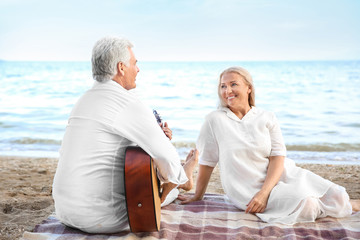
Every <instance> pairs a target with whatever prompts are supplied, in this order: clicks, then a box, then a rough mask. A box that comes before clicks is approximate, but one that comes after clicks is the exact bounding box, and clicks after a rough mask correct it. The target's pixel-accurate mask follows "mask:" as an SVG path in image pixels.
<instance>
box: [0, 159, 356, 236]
mask: <svg viewBox="0 0 360 240" xmlns="http://www.w3.org/2000/svg"><path fill="white" fill-rule="evenodd" d="M56 165H57V159H50V158H25V157H0V183H1V184H0V208H1V212H0V239H1V240H3V239H4V240H5V239H6V240H10V239H11V240H13V239H18V238H20V237H21V236H22V234H23V232H24V231H32V230H33V229H34V227H35V225H36V224H39V223H41V221H42V220H44V219H46V218H47V217H48V216H49V215H50V214H51V213H52V212H53V211H54V205H53V200H52V197H51V186H52V180H53V177H54V173H55V170H56ZM298 165H299V166H301V167H304V168H306V169H309V170H311V171H313V172H315V173H317V174H319V175H320V176H322V177H324V178H327V179H329V180H331V181H333V182H335V183H337V184H339V185H341V186H344V187H345V188H346V189H347V191H348V193H349V195H350V198H351V199H360V184H359V179H360V165H330V164H326V165H325V164H298ZM196 173H197V170H195V174H194V180H195V179H196ZM192 191H193V190H192ZM207 192H208V193H223V190H222V187H221V183H220V177H219V171H218V169H217V168H215V170H214V173H213V175H212V176H211V181H210V183H209V186H208V189H207Z"/></svg>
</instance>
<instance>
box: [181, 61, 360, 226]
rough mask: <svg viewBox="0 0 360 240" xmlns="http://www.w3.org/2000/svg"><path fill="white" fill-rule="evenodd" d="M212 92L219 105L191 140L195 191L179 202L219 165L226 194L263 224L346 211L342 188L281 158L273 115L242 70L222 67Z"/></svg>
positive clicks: (198, 193)
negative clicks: (195, 168)
mask: <svg viewBox="0 0 360 240" xmlns="http://www.w3.org/2000/svg"><path fill="white" fill-rule="evenodd" d="M218 94H219V98H220V105H221V106H220V107H219V109H217V110H215V111H213V112H211V113H210V114H209V115H207V116H206V119H205V122H204V124H203V126H202V129H201V131H200V135H199V138H198V141H197V148H198V150H199V152H200V155H199V164H200V166H199V175H198V178H197V184H196V190H195V194H194V196H192V197H188V196H184V195H183V196H180V197H179V199H180V200H182V201H183V203H188V202H192V201H197V200H201V199H202V198H203V195H204V193H205V191H206V187H207V184H208V182H209V179H210V176H211V173H212V171H213V169H214V167H215V166H216V164H219V168H220V177H221V181H222V185H223V188H224V191H225V193H226V195H227V196H228V198H229V199H230V200H231V201H232V202H233V203H234V205H236V206H237V207H238V208H239V209H241V210H244V211H245V212H246V213H253V214H256V215H257V216H258V217H259V218H260V219H261V220H263V221H265V222H278V223H284V224H295V223H297V222H312V221H314V220H315V219H317V218H320V217H325V216H333V217H345V216H349V215H350V214H351V213H352V205H351V203H350V201H349V196H348V194H347V192H346V190H345V189H344V188H343V187H341V186H339V185H336V184H334V183H332V182H330V181H328V180H326V179H324V178H322V177H320V176H318V175H316V174H314V173H312V172H310V171H308V170H305V169H302V168H300V167H297V166H295V163H294V162H293V161H292V160H291V159H288V158H286V148H285V144H284V141H283V137H282V134H281V129H280V126H279V124H278V121H277V119H276V116H275V114H274V113H272V112H268V111H265V110H263V109H260V108H257V107H255V89H254V84H253V80H252V77H251V75H250V74H249V72H248V71H247V70H245V69H243V68H241V67H231V68H228V69H226V70H225V71H223V72H222V73H221V75H220V78H219V87H218ZM354 210H355V208H354ZM356 210H358V209H356Z"/></svg>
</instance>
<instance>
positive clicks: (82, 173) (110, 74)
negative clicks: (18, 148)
mask: <svg viewBox="0 0 360 240" xmlns="http://www.w3.org/2000/svg"><path fill="white" fill-rule="evenodd" d="M132 47H133V45H132V44H131V43H130V42H129V41H128V40H126V39H122V38H116V37H107V38H103V39H100V40H99V41H98V42H96V44H95V46H94V48H93V52H92V72H93V77H94V79H95V80H96V82H95V83H94V85H93V87H92V88H91V89H90V90H88V91H87V92H86V93H85V94H84V95H83V96H82V97H81V98H80V99H79V101H78V102H77V103H76V105H75V106H74V108H73V110H72V112H71V114H70V117H69V120H68V125H67V127H66V132H65V135H64V138H63V141H62V145H61V149H60V158H59V163H58V168H57V170H56V174H55V177H54V183H53V198H54V201H55V210H56V215H57V217H58V218H59V219H60V221H61V222H63V223H64V224H66V225H68V226H71V227H75V228H78V229H81V230H83V231H85V232H91V233H113V232H120V231H122V230H126V229H129V226H128V219H127V212H126V203H125V192H124V191H125V190H124V182H123V179H124V172H123V167H124V161H125V150H126V148H127V147H128V146H136V145H138V146H139V147H141V148H142V149H144V150H145V151H146V152H147V153H148V154H149V155H150V156H151V157H153V159H154V162H155V165H156V166H157V168H158V175H159V176H158V177H159V178H160V180H161V181H162V182H164V185H163V193H162V196H161V201H162V202H163V201H164V200H165V198H166V196H167V194H168V193H169V192H170V190H172V189H173V188H174V187H176V186H179V187H180V188H183V189H185V190H189V189H191V188H192V171H193V169H194V167H195V164H196V162H197V158H198V152H197V151H196V150H192V151H191V152H190V153H189V155H188V157H187V162H186V163H185V165H184V167H182V166H181V163H180V159H179V156H178V154H177V152H176V150H175V148H174V147H173V146H172V144H171V143H170V141H169V139H168V138H170V139H171V130H170V129H169V128H168V127H167V124H165V126H163V128H162V129H161V128H160V127H159V125H158V123H157V122H156V119H155V117H154V115H153V113H152V111H151V109H148V108H147V107H145V106H144V105H143V104H142V103H141V102H140V101H139V100H138V99H137V97H136V96H135V95H134V94H133V93H132V92H131V91H128V90H130V89H133V88H135V87H136V83H135V81H136V75H137V73H138V72H139V68H138V67H137V65H136V62H137V60H136V58H135V55H134V52H133V51H132ZM164 133H165V134H164ZM167 137H168V138H167Z"/></svg>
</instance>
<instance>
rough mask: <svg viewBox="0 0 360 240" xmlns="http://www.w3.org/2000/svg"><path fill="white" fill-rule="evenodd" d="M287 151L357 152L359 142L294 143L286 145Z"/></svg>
mask: <svg viewBox="0 0 360 240" xmlns="http://www.w3.org/2000/svg"><path fill="white" fill-rule="evenodd" d="M286 149H287V150H288V151H309V152H357V151H360V143H337V144H333V143H317V144H304V145H302V144H301V145H300V144H294V145H287V146H286Z"/></svg>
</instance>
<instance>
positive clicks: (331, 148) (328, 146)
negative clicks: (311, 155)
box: [173, 142, 360, 152]
mask: <svg viewBox="0 0 360 240" xmlns="http://www.w3.org/2000/svg"><path fill="white" fill-rule="evenodd" d="M173 145H174V146H175V147H176V148H195V147H196V143H195V142H174V143H173ZM286 149H287V150H288V151H306V152H359V151H360V143H336V144H333V143H316V144H289V145H286Z"/></svg>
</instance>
